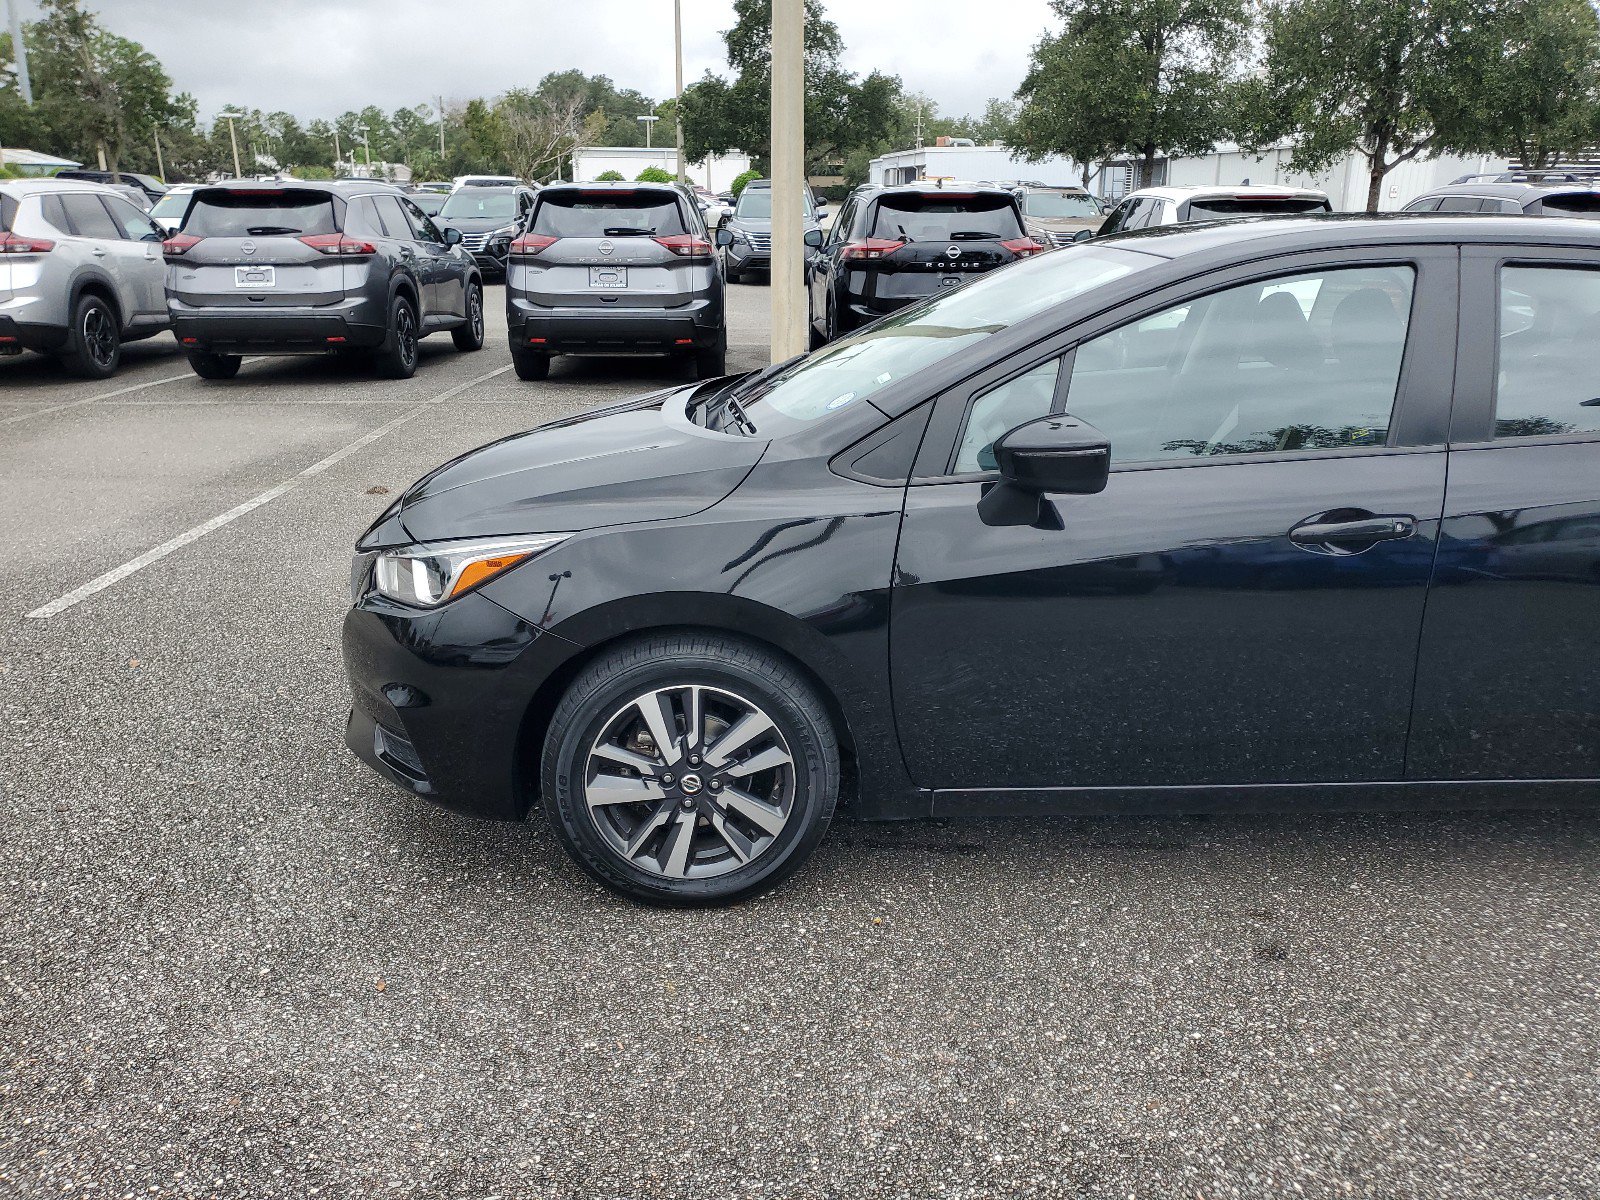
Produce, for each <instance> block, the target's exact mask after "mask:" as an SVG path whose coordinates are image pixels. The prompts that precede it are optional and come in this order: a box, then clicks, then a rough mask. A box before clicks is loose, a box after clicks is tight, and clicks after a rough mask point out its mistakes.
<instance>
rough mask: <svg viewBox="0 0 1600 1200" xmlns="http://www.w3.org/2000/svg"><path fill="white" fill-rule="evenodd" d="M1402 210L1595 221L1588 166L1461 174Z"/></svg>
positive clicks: (1596, 196)
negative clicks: (1572, 168) (1567, 168)
mask: <svg viewBox="0 0 1600 1200" xmlns="http://www.w3.org/2000/svg"><path fill="white" fill-rule="evenodd" d="M1404 211H1406V212H1408V213H1417V212H1444V213H1469V212H1485V213H1510V214H1513V215H1515V216H1527V217H1580V218H1583V219H1586V220H1590V221H1593V220H1597V219H1600V189H1597V188H1596V178H1595V174H1594V172H1593V171H1592V170H1590V171H1587V172H1577V171H1567V170H1562V169H1556V170H1546V171H1499V172H1494V173H1490V174H1484V175H1463V176H1461V177H1460V178H1459V179H1457V180H1456V181H1455V182H1454V183H1450V184H1447V185H1445V186H1444V187H1440V188H1434V189H1433V191H1431V192H1424V193H1423V194H1422V195H1420V196H1418V197H1417V198H1416V199H1415V200H1413V201H1411V203H1410V204H1407V205H1406V206H1405V210H1404Z"/></svg>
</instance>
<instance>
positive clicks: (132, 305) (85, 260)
mask: <svg viewBox="0 0 1600 1200" xmlns="http://www.w3.org/2000/svg"><path fill="white" fill-rule="evenodd" d="M164 270H165V268H164V266H163V264H162V261H161V231H160V230H159V229H157V228H156V226H155V225H154V224H153V223H152V222H151V220H150V218H149V217H147V216H146V215H145V214H144V213H142V212H140V211H139V210H138V209H137V208H135V207H134V206H133V205H132V204H130V203H129V202H128V201H127V200H124V199H123V198H122V197H121V196H119V195H117V194H116V193H115V192H113V191H112V190H111V189H109V188H105V187H101V186H99V185H98V184H93V183H78V182H72V183H58V182H54V181H51V180H42V179H41V180H8V181H5V182H0V354H20V353H22V351H23V350H37V351H39V352H40V353H41V354H56V355H59V356H60V357H61V360H62V362H63V363H65V364H66V366H67V369H68V370H70V371H72V372H73V374H75V375H81V376H84V377H85V378H88V379H104V378H106V377H107V376H108V375H111V374H112V373H113V372H115V371H116V369H117V364H118V363H119V362H120V361H121V358H122V343H123V342H130V341H136V340H138V339H140V338H147V337H153V336H154V335H155V334H158V333H160V332H161V331H162V330H163V329H165V328H167V306H166V300H165V297H164V296H163V295H162V288H161V282H162V278H163V273H164Z"/></svg>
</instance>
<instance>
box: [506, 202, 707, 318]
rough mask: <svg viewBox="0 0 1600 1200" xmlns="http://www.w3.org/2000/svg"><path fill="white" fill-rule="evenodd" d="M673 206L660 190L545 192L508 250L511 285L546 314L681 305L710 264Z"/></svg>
mask: <svg viewBox="0 0 1600 1200" xmlns="http://www.w3.org/2000/svg"><path fill="white" fill-rule="evenodd" d="M680 203H681V201H680V199H679V197H678V194H677V193H676V192H673V191H669V190H667V189H665V188H639V189H623V188H554V187H547V188H545V189H544V190H543V191H542V192H540V193H539V198H538V200H537V202H536V203H535V206H534V210H533V219H532V221H531V222H530V223H529V226H528V229H527V232H526V233H524V234H523V235H522V236H521V237H519V238H518V239H517V240H516V241H515V242H513V243H512V244H511V265H512V267H513V268H515V269H516V270H515V276H514V278H513V279H512V280H511V286H512V288H513V289H514V290H515V291H517V292H519V293H520V294H521V295H523V296H526V297H527V298H528V299H529V300H532V301H533V302H534V303H535V304H539V305H543V306H545V307H548V308H602V307H605V308H647V309H659V308H677V307H680V306H682V305H686V304H688V303H690V302H691V301H692V300H694V299H695V298H696V297H697V296H698V295H699V294H700V293H702V292H703V291H704V290H705V287H706V284H707V283H708V282H709V279H708V274H709V272H710V270H711V268H712V262H713V259H712V255H711V243H710V242H709V241H707V240H706V239H705V238H704V237H702V236H701V235H700V234H698V233H695V232H691V230H692V229H693V228H694V226H692V225H691V224H689V223H688V222H687V221H686V219H685V216H684V213H683V211H682V209H681V207H680Z"/></svg>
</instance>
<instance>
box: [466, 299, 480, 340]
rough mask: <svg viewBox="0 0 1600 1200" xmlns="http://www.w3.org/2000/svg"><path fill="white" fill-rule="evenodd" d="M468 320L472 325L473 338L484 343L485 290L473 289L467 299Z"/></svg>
mask: <svg viewBox="0 0 1600 1200" xmlns="http://www.w3.org/2000/svg"><path fill="white" fill-rule="evenodd" d="M467 320H468V321H469V322H471V324H472V336H473V337H475V338H477V339H478V340H479V341H480V342H481V341H483V289H482V288H476V287H475V288H473V289H472V290H471V291H470V293H469V294H468V298H467Z"/></svg>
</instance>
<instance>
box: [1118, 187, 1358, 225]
mask: <svg viewBox="0 0 1600 1200" xmlns="http://www.w3.org/2000/svg"><path fill="white" fill-rule="evenodd" d="M1332 211H1333V205H1332V204H1331V203H1329V201H1328V194H1327V193H1326V192H1319V191H1315V190H1313V189H1311V188H1297V187H1282V186H1279V185H1277V184H1266V183H1240V184H1235V185H1233V186H1232V187H1227V186H1224V185H1218V186H1215V187H1153V188H1140V189H1139V190H1138V191H1136V192H1129V193H1128V194H1127V195H1126V196H1124V197H1123V198H1122V200H1121V201H1120V202H1119V203H1118V204H1117V206H1116V207H1115V208H1113V209H1112V210H1111V212H1110V213H1109V214H1108V215H1107V216H1106V219H1105V223H1104V224H1103V225H1101V226H1100V228H1099V229H1098V230H1097V231H1096V232H1095V235H1094V236H1095V237H1105V236H1106V235H1107V234H1110V233H1131V232H1132V231H1133V230H1135V229H1149V228H1151V227H1152V226H1156V225H1183V224H1186V223H1188V222H1190V221H1220V220H1223V219H1225V218H1228V217H1269V216H1270V217H1281V216H1295V215H1305V214H1307V213H1326V212H1332Z"/></svg>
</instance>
